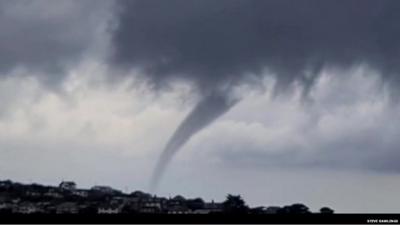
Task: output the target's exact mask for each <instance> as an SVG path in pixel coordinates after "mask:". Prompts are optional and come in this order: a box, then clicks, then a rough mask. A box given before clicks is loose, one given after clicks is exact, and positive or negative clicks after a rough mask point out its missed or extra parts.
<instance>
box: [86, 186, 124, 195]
mask: <svg viewBox="0 0 400 225" xmlns="http://www.w3.org/2000/svg"><path fill="white" fill-rule="evenodd" d="M91 190H92V191H98V192H101V193H103V194H113V193H115V192H118V191H117V190H115V189H113V188H112V187H109V186H93V187H92V188H91Z"/></svg>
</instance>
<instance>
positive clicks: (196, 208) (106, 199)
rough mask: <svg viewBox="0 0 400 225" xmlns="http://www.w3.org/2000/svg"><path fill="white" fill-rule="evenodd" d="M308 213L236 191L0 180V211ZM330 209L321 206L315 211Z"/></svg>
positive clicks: (296, 206) (298, 206)
mask: <svg viewBox="0 0 400 225" xmlns="http://www.w3.org/2000/svg"><path fill="white" fill-rule="evenodd" d="M223 213H235V214H238V213H239V214H240V213H242V214H308V213H311V212H310V211H309V208H308V207H307V206H305V205H303V204H300V203H298V204H293V205H288V206H283V207H278V206H269V207H255V208H251V207H249V206H247V205H246V203H245V201H244V200H243V199H242V197H241V196H240V195H230V194H229V195H227V197H226V200H225V201H223V202H214V201H211V202H206V201H204V200H203V199H201V198H193V199H186V198H184V197H183V196H180V195H177V196H175V197H169V198H165V197H158V196H155V195H151V194H148V193H145V192H142V191H134V192H132V193H129V194H127V193H123V192H122V191H119V190H116V189H114V188H112V187H109V186H93V187H92V188H90V189H80V188H78V187H77V185H76V183H75V182H73V181H62V182H61V183H60V184H59V185H58V186H45V185H40V184H22V183H17V182H12V181H11V180H3V181H0V214H223ZM317 213H324V214H332V213H334V211H333V210H332V209H330V208H328V207H322V208H321V209H320V210H319V212H317Z"/></svg>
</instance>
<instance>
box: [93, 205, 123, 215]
mask: <svg viewBox="0 0 400 225" xmlns="http://www.w3.org/2000/svg"><path fill="white" fill-rule="evenodd" d="M121 211H122V205H120V206H118V205H103V206H100V207H98V208H97V213H98V214H118V213H121Z"/></svg>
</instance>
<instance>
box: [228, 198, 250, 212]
mask: <svg viewBox="0 0 400 225" xmlns="http://www.w3.org/2000/svg"><path fill="white" fill-rule="evenodd" d="M248 209H249V208H248V207H247V205H246V203H245V201H244V200H243V199H242V197H241V196H240V195H231V194H228V196H226V200H225V201H224V202H223V210H224V212H225V213H247V212H248Z"/></svg>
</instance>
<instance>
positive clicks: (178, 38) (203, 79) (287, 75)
mask: <svg viewBox="0 0 400 225" xmlns="http://www.w3.org/2000/svg"><path fill="white" fill-rule="evenodd" d="M118 3H119V4H120V11H119V17H118V18H119V19H118V21H119V26H118V28H117V29H116V30H115V32H114V37H113V45H114V54H113V57H112V61H113V63H114V65H117V66H122V67H124V68H132V67H133V68H139V69H143V70H145V71H146V73H145V74H146V76H150V77H149V79H150V81H152V82H153V84H155V85H158V86H160V85H161V86H162V85H163V84H165V83H167V81H169V80H172V79H176V78H177V79H184V80H187V81H190V82H194V83H195V84H196V85H197V86H198V87H200V88H201V89H203V90H204V87H210V86H211V87H212V86H215V85H217V86H218V85H221V84H226V83H227V82H230V83H231V84H235V83H236V82H240V81H242V80H243V79H245V78H246V76H244V74H246V73H252V74H258V73H259V72H260V70H262V69H263V68H265V67H267V68H268V69H270V70H272V71H273V72H275V73H276V74H277V78H278V87H282V86H280V85H283V86H285V85H287V84H290V83H292V82H293V81H295V80H297V81H300V82H302V83H303V84H304V87H305V88H306V89H307V88H309V87H310V86H312V84H313V81H314V78H315V77H316V76H317V75H318V72H319V70H320V69H321V68H322V67H323V66H332V67H348V66H351V65H355V64H358V63H367V64H369V65H370V66H372V67H374V68H376V69H378V70H380V71H381V72H382V74H383V76H384V77H383V78H384V80H387V81H388V82H390V83H392V84H394V85H397V84H399V83H400V82H399V81H400V78H399V76H398V71H399V66H398V65H399V56H400V52H399V50H400V23H399V22H398V21H400V14H399V13H398V12H399V10H400V2H399V1H398V0H381V1H379V0H363V1H360V0H346V1H336V0H326V1H320V0H301V1H293V0H218V1H212V0H169V1H164V0H136V1H135V0H127V1H118Z"/></svg>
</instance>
